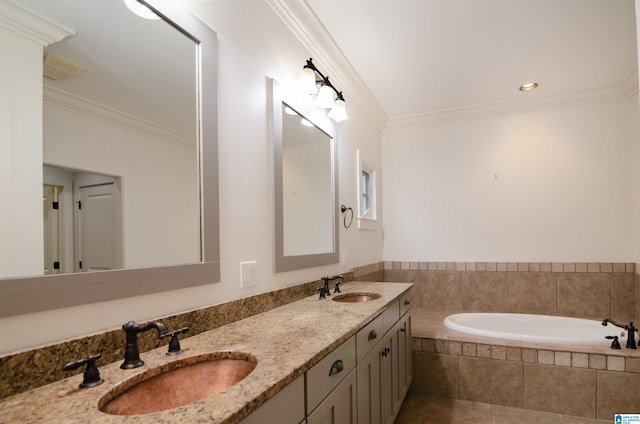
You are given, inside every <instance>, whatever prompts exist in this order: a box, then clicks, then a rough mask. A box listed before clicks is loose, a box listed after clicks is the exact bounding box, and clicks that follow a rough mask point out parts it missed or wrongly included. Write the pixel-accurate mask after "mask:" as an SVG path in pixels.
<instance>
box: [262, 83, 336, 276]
mask: <svg viewBox="0 0 640 424" xmlns="http://www.w3.org/2000/svg"><path fill="white" fill-rule="evenodd" d="M268 86H269V97H270V100H271V105H270V108H269V109H270V110H271V125H272V137H273V152H274V161H273V167H274V202H275V204H274V209H275V211H274V214H275V234H274V238H275V251H274V254H275V258H274V262H275V264H274V267H275V272H286V271H293V270H297V269H303V268H311V267H316V266H322V265H331V264H335V263H338V262H339V261H340V260H339V256H340V255H339V253H338V249H339V245H340V240H339V230H338V228H339V227H338V149H337V147H336V136H335V131H332V132H329V131H325V130H323V129H322V128H320V127H319V126H318V125H317V124H316V123H315V122H313V120H311V119H309V118H308V117H306V116H304V117H305V118H306V119H307V120H309V122H311V123H313V124H314V125H315V126H316V127H317V128H318V130H319V131H322V132H324V133H325V134H327V137H329V140H330V143H331V158H332V162H333V163H332V164H331V174H332V176H333V178H332V185H333V187H332V188H333V206H334V207H333V250H332V251H331V252H327V253H315V254H310V255H296V256H285V255H284V218H283V217H284V211H283V192H282V143H283V134H282V104H283V103H287V104H288V105H289V104H292V105H293V104H295V103H294V102H291V103H290V102H287V101H286V100H285V99H283V95H282V89H281V88H280V86H279V84H278V83H277V81H275V80H274V79H273V78H269V83H268ZM292 107H295V106H292ZM296 112H298V111H296Z"/></svg>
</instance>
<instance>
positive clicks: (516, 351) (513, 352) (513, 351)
mask: <svg viewBox="0 0 640 424" xmlns="http://www.w3.org/2000/svg"><path fill="white" fill-rule="evenodd" d="M507 361H522V348H520V347H509V346H507Z"/></svg>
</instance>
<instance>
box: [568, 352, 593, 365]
mask: <svg viewBox="0 0 640 424" xmlns="http://www.w3.org/2000/svg"><path fill="white" fill-rule="evenodd" d="M571 366H572V367H575V368H589V354H587V353H577V352H572V353H571Z"/></svg>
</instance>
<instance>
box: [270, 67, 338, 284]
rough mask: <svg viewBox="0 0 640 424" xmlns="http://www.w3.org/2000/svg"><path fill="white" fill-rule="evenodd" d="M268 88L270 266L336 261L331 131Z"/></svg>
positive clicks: (334, 155) (335, 193) (298, 266)
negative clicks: (272, 250)
mask: <svg viewBox="0 0 640 424" xmlns="http://www.w3.org/2000/svg"><path fill="white" fill-rule="evenodd" d="M270 82H271V85H272V86H271V92H272V93H273V95H272V99H273V105H272V106H273V113H272V115H273V141H274V181H275V186H274V187H275V190H274V192H275V270H276V272H284V271H291V270H295V269H302V268H309V267H313V266H321V265H329V264H333V263H337V262H338V261H339V259H338V258H339V254H338V245H339V244H338V214H337V203H338V178H337V171H336V169H337V152H336V146H335V137H334V136H332V135H331V134H330V130H329V129H328V130H323V129H322V128H321V127H320V126H319V125H318V124H317V123H315V122H314V120H313V118H312V117H311V116H309V114H310V112H308V111H307V112H302V111H301V108H302V106H299V105H296V104H295V102H293V101H291V100H284V99H283V96H282V90H281V89H280V87H279V85H278V84H277V83H276V82H275V81H273V80H270Z"/></svg>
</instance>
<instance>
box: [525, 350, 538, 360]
mask: <svg viewBox="0 0 640 424" xmlns="http://www.w3.org/2000/svg"><path fill="white" fill-rule="evenodd" d="M522 362H533V363H536V362H538V351H537V350H536V349H522Z"/></svg>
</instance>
